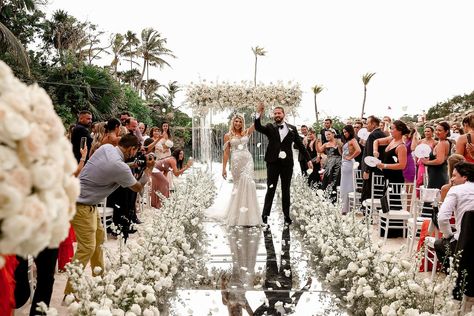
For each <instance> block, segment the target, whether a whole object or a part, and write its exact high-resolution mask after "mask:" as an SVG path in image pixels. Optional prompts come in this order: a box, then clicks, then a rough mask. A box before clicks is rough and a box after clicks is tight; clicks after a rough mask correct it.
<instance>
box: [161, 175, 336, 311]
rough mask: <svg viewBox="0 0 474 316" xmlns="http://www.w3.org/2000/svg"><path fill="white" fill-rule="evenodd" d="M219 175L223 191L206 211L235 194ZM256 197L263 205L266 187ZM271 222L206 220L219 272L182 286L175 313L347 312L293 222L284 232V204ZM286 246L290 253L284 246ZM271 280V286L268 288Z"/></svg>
mask: <svg viewBox="0 0 474 316" xmlns="http://www.w3.org/2000/svg"><path fill="white" fill-rule="evenodd" d="M216 169H218V168H216ZM219 170H220V169H219ZM218 176H219V178H218ZM215 179H219V180H216V186H217V188H218V189H219V190H218V191H219V194H218V196H217V198H216V200H215V203H214V205H212V206H211V207H210V208H209V209H208V210H207V211H206V214H216V213H222V212H223V210H224V209H225V207H226V204H227V198H228V196H229V195H230V194H231V193H232V183H231V182H230V181H221V180H220V179H222V178H221V177H220V175H216V176H215ZM257 196H258V199H259V203H260V205H263V199H264V196H265V189H261V188H260V189H257ZM275 200H277V199H276V197H275ZM278 204H279V203H278ZM269 224H270V228H269V229H268V230H264V229H262V228H249V227H240V228H234V229H229V228H227V227H226V226H225V225H224V224H222V222H219V221H218V220H216V219H213V218H207V219H205V223H204V225H205V231H206V233H207V239H208V243H209V245H208V253H209V261H208V262H209V263H208V265H207V267H208V269H209V270H213V271H214V273H213V276H212V277H208V278H206V279H205V281H203V282H202V283H206V284H208V285H199V286H196V288H193V289H181V290H178V298H177V299H176V300H175V301H174V302H172V304H171V306H172V307H171V311H170V313H174V314H176V315H238V314H239V313H238V312H237V310H242V311H243V315H248V313H246V311H245V310H246V308H247V309H251V310H252V312H253V313H254V314H255V315H261V314H260V312H262V314H263V312H264V311H266V312H267V315H273V314H274V313H275V314H276V310H279V311H281V312H283V311H285V312H286V314H291V315H343V314H342V313H341V312H340V311H339V310H338V309H337V307H336V306H335V304H334V302H333V301H332V300H333V298H332V297H331V294H330V293H328V292H323V291H322V289H321V284H320V283H319V282H318V280H317V279H316V277H315V275H314V274H313V272H312V271H310V270H308V269H307V265H306V261H307V254H305V253H302V250H301V246H300V243H299V241H298V240H297V238H298V237H297V235H296V232H295V230H294V229H292V227H291V226H290V227H289V230H285V231H284V229H283V218H282V215H281V210H280V207H279V205H277V206H274V210H273V211H272V213H271V216H270V218H269ZM288 233H289V235H288ZM288 237H290V242H289V243H287V240H288ZM271 245H273V248H274V251H273V249H271V248H272V247H271ZM285 247H286V248H285ZM287 247H289V248H290V251H289V252H288V251H286V252H285V251H284V249H287ZM267 248H268V249H269V252H268V253H267ZM290 263H291V265H290ZM310 277H311V279H312V285H311V286H310V287H309V289H308V290H307V291H304V292H302V294H301V295H300V296H301V297H300V298H299V300H298V302H297V305H296V306H294V304H287V303H289V302H290V299H289V297H291V296H293V295H294V294H295V293H296V292H298V291H299V290H300V289H302V288H303V287H304V286H305V285H306V284H307V282H308V280H310ZM222 280H224V281H222ZM269 284H270V285H271V287H272V290H270V291H264V288H265V287H269ZM266 294H267V295H266ZM297 296H299V295H298V294H296V295H295V297H297ZM285 298H286V300H288V302H286V301H285ZM277 301H280V302H281V303H278V302H277ZM284 301H285V302H284ZM247 304H248V305H247ZM265 304H267V305H269V306H268V307H267V306H265ZM246 306H247V307H246ZM272 308H275V309H274V310H273V309H272Z"/></svg>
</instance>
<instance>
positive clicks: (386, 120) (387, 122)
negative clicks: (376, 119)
mask: <svg viewBox="0 0 474 316" xmlns="http://www.w3.org/2000/svg"><path fill="white" fill-rule="evenodd" d="M391 124H392V119H391V118H390V116H384V117H383V119H382V122H380V129H381V130H382V131H383V132H384V134H385V135H386V136H390V126H391Z"/></svg>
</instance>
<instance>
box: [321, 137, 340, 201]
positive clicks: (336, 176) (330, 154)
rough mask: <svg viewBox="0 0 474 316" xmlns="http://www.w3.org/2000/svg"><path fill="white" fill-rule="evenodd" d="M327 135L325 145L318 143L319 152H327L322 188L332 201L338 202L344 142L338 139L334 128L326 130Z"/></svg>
mask: <svg viewBox="0 0 474 316" xmlns="http://www.w3.org/2000/svg"><path fill="white" fill-rule="evenodd" d="M325 136H326V140H327V142H326V143H324V144H323V145H321V144H320V143H319V142H318V144H317V148H318V152H319V153H325V154H326V163H325V164H324V176H323V183H322V184H321V189H322V190H325V191H327V192H329V194H330V196H331V201H332V202H336V188H337V186H338V185H339V183H340V182H341V154H342V143H341V141H340V140H336V138H335V136H336V131H335V130H334V129H332V128H331V129H329V130H327V131H326V132H325Z"/></svg>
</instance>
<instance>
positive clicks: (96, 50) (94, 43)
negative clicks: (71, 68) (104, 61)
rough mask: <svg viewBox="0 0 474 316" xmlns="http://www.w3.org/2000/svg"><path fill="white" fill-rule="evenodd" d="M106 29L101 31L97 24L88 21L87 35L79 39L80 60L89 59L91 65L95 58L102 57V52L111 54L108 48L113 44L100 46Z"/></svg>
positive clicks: (78, 52) (78, 51)
mask: <svg viewBox="0 0 474 316" xmlns="http://www.w3.org/2000/svg"><path fill="white" fill-rule="evenodd" d="M104 33H105V32H104V31H99V30H98V29H97V25H95V24H91V23H87V27H86V28H85V36H84V37H83V38H82V39H80V40H79V42H78V44H77V54H78V58H79V60H87V62H88V63H89V65H91V64H92V61H93V60H94V59H100V58H101V56H100V54H102V53H105V54H110V53H109V52H108V51H107V49H108V48H109V47H110V46H111V45H112V44H110V45H109V46H107V47H103V46H100V45H99V44H100V43H101V42H102V41H101V40H100V37H101V36H102V35H104Z"/></svg>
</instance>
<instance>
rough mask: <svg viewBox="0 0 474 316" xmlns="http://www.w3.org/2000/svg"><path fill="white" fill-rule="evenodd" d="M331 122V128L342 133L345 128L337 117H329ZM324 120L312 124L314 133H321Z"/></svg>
mask: <svg viewBox="0 0 474 316" xmlns="http://www.w3.org/2000/svg"><path fill="white" fill-rule="evenodd" d="M331 120H332V127H333V128H334V129H336V130H337V131H338V132H339V133H341V132H342V129H343V128H344V126H346V124H345V123H344V122H343V121H341V118H340V117H339V116H336V117H331ZM323 123H324V120H321V121H319V122H317V123H313V125H312V126H313V128H314V130H315V131H316V133H319V132H320V131H321V129H323V127H324V125H323Z"/></svg>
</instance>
